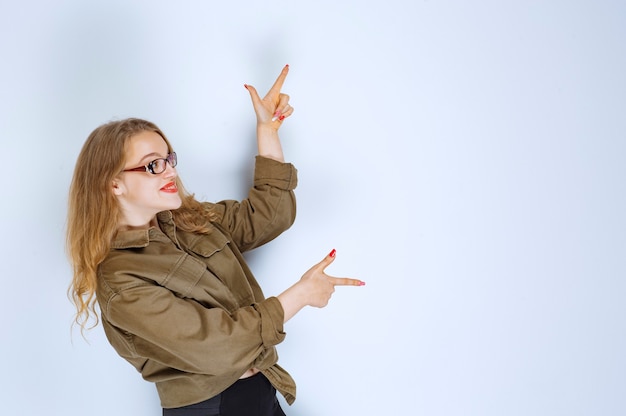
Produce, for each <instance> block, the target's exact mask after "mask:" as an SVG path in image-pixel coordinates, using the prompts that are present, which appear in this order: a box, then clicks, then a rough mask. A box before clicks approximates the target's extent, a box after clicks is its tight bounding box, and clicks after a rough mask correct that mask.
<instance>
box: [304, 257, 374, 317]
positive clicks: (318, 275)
mask: <svg viewBox="0 0 626 416" xmlns="http://www.w3.org/2000/svg"><path fill="white" fill-rule="evenodd" d="M335 253H336V252H335V250H333V251H331V252H330V254H329V255H327V256H326V257H325V258H324V260H322V261H321V262H319V263H318V264H316V265H315V266H313V267H311V268H310V269H309V270H308V271H307V272H306V273H304V275H302V278H301V279H300V282H299V283H300V284H302V285H304V286H305V287H306V291H305V293H306V295H307V305H309V306H314V307H317V308H323V307H324V306H326V305H327V304H328V301H329V300H330V297H331V296H332V294H333V293H334V292H335V286H363V285H364V284H365V283H364V282H362V281H360V280H357V279H349V278H346V277H332V276H329V275H327V274H326V273H325V272H324V270H325V269H326V267H328V266H329V265H330V264H331V263H332V262H333V261H335Z"/></svg>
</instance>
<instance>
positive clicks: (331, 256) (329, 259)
mask: <svg viewBox="0 0 626 416" xmlns="http://www.w3.org/2000/svg"><path fill="white" fill-rule="evenodd" d="M336 254H337V250H335V249H334V248H333V249H332V250H331V252H330V253H328V255H327V256H326V257H324V260H322V261H321V262H320V265H321V266H322V268H323V269H325V268H326V267H328V266H329V265H330V264H331V263H332V262H333V261H335V255H336Z"/></svg>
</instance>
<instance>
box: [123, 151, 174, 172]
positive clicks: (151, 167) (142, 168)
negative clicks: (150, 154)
mask: <svg viewBox="0 0 626 416" xmlns="http://www.w3.org/2000/svg"><path fill="white" fill-rule="evenodd" d="M160 161H163V169H162V170H160V171H158V172H157V171H156V170H155V169H154V168H155V167H156V165H157V164H159V162H160ZM168 163H169V164H170V166H171V167H173V168H175V167H176V165H177V164H178V158H177V156H176V152H171V153H169V154H168V155H167V157H162V158H159V159H154V160H153V161H152V162H150V163H148V164H147V165H145V166H138V167H136V168H131V169H124V170H123V171H122V172H148V173H151V174H153V175H158V174H159V173H163V172H165V169H167V164H168Z"/></svg>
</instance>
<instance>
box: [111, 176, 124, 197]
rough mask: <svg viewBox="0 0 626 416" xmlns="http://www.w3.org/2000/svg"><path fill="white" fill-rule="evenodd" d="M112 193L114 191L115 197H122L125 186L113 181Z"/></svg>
mask: <svg viewBox="0 0 626 416" xmlns="http://www.w3.org/2000/svg"><path fill="white" fill-rule="evenodd" d="M111 191H113V195H115V196H120V195H122V194H123V193H124V185H122V184H121V183H120V182H118V181H117V180H116V179H114V180H113V181H111Z"/></svg>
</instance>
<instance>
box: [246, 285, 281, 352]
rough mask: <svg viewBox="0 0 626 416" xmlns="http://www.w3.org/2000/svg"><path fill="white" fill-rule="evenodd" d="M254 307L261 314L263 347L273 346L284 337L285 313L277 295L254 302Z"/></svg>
mask: <svg viewBox="0 0 626 416" xmlns="http://www.w3.org/2000/svg"><path fill="white" fill-rule="evenodd" d="M254 307H255V309H256V310H257V311H258V312H259V313H260V315H261V338H262V340H263V346H264V347H273V346H275V345H277V344H280V343H281V342H283V340H284V339H285V336H286V335H287V334H285V332H284V331H283V321H284V319H285V313H284V311H283V306H282V305H281V304H280V301H279V300H278V298H277V297H274V296H273V297H270V298H267V299H265V300H264V301H263V302H260V303H256V304H255V305H254Z"/></svg>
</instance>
